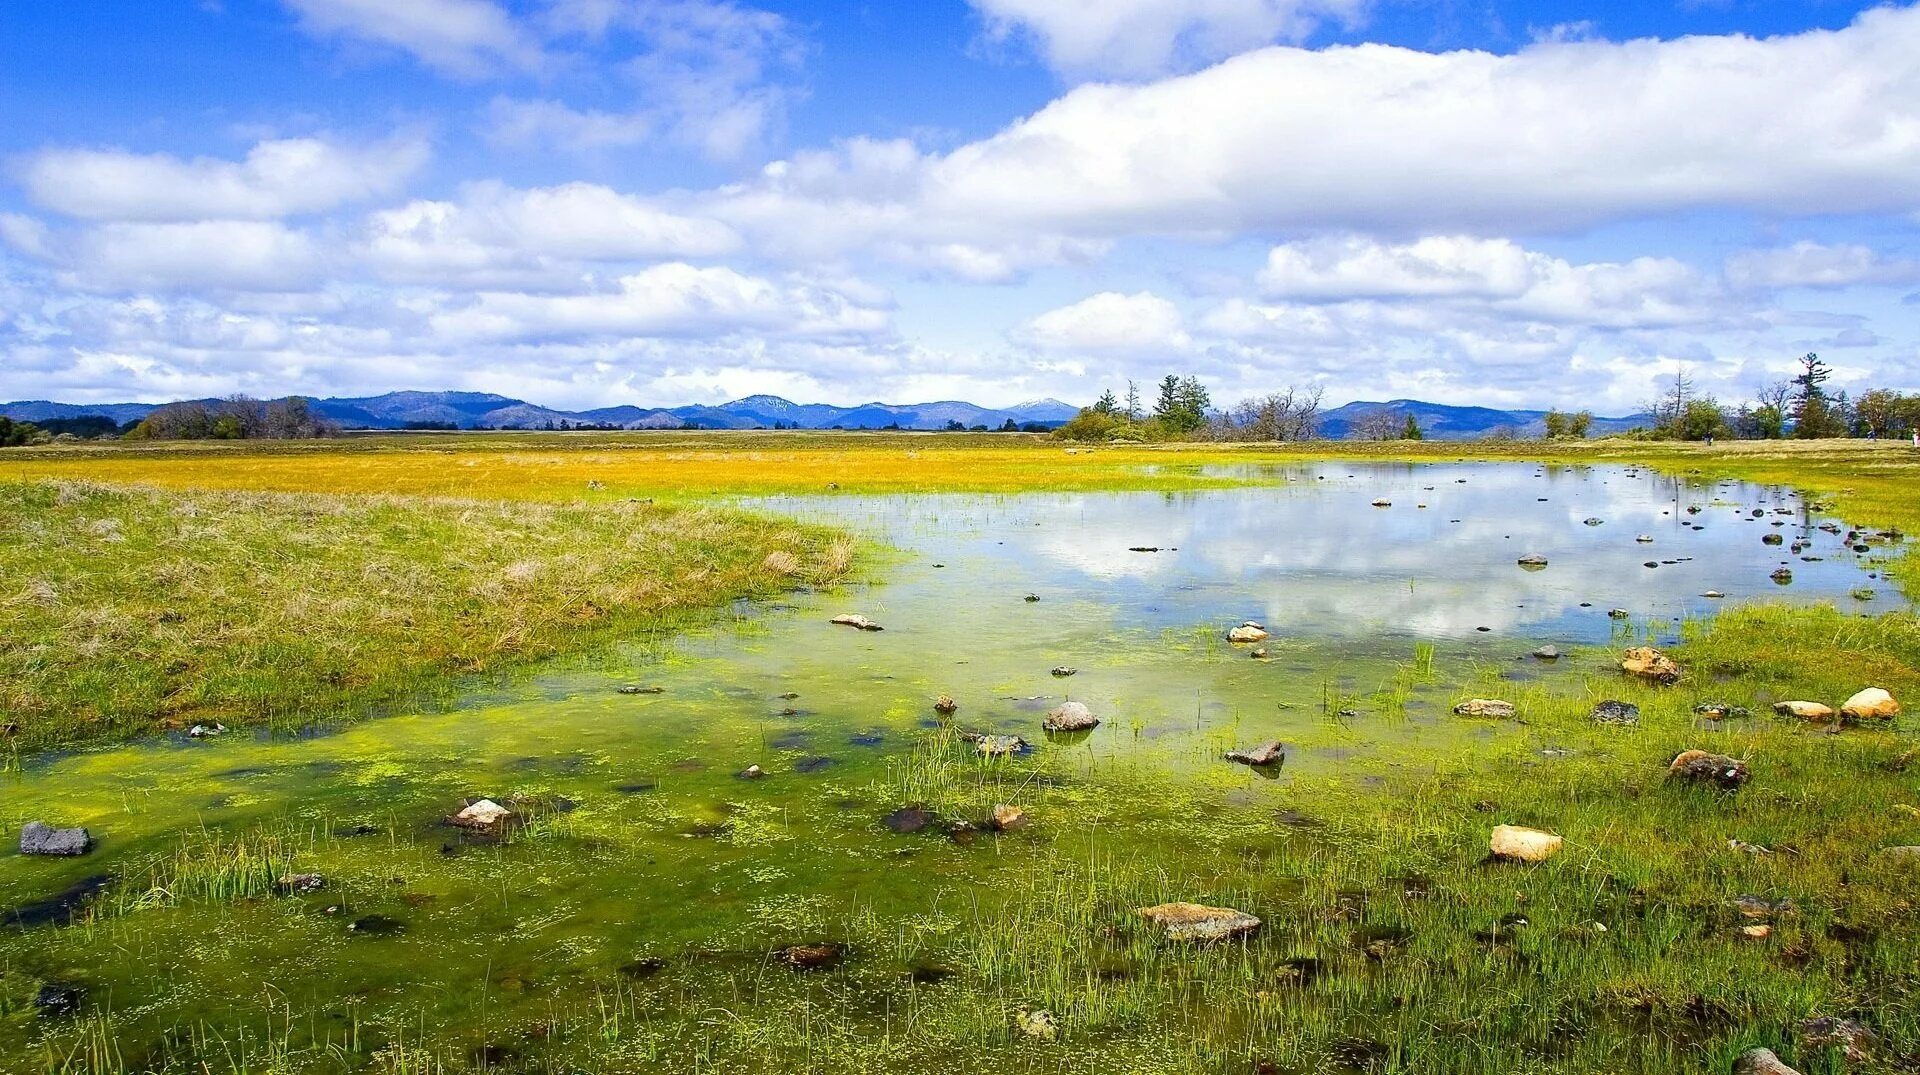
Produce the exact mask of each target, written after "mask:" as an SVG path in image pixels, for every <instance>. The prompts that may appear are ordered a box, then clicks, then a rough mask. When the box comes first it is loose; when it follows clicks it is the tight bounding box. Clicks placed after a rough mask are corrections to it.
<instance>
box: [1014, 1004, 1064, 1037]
mask: <svg viewBox="0 0 1920 1075" xmlns="http://www.w3.org/2000/svg"><path fill="white" fill-rule="evenodd" d="M1015 1021H1016V1022H1017V1023H1018V1024H1019V1027H1020V1033H1022V1034H1025V1035H1026V1036H1027V1037H1029V1038H1032V1039H1033V1040H1035V1041H1052V1040H1053V1039H1054V1038H1056V1037H1058V1036H1059V1034H1060V1024H1059V1022H1058V1021H1056V1020H1055V1019H1054V1017H1053V1013H1052V1012H1050V1011H1047V1010H1046V1009H1044V1008H1043V1009H1041V1010H1039V1011H1034V1012H1021V1013H1020V1015H1019V1016H1018V1018H1017V1019H1016V1020H1015Z"/></svg>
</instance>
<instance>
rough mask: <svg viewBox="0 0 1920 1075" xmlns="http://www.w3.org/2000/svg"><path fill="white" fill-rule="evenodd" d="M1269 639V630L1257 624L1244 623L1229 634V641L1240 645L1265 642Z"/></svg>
mask: <svg viewBox="0 0 1920 1075" xmlns="http://www.w3.org/2000/svg"><path fill="white" fill-rule="evenodd" d="M1269 637H1271V636H1269V635H1268V634H1267V629H1266V628H1264V627H1262V626H1260V625H1259V624H1257V623H1243V624H1241V625H1240V626H1238V627H1235V628H1234V629H1233V630H1231V631H1228V632H1227V641H1229V642H1235V643H1240V644H1251V643H1254V642H1265V641H1266V640H1267V639H1268V638H1269Z"/></svg>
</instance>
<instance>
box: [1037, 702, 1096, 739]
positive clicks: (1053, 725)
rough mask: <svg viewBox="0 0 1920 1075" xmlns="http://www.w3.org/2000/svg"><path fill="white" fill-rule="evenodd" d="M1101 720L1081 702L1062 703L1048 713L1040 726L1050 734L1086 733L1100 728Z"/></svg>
mask: <svg viewBox="0 0 1920 1075" xmlns="http://www.w3.org/2000/svg"><path fill="white" fill-rule="evenodd" d="M1099 724H1100V718H1099V717H1096V716H1094V715H1093V711H1092V710H1090V709H1088V708H1087V707H1086V706H1085V705H1083V704H1082V703H1080V702H1062V703H1061V704H1059V705H1057V706H1055V707H1054V708H1053V709H1051V710H1049V711H1048V712H1047V718H1046V719H1045V720H1043V721H1041V722H1040V726H1041V727H1042V728H1045V729H1046V730H1048V731H1050V732H1084V731H1086V730H1087V729H1089V728H1094V727H1098V726H1099Z"/></svg>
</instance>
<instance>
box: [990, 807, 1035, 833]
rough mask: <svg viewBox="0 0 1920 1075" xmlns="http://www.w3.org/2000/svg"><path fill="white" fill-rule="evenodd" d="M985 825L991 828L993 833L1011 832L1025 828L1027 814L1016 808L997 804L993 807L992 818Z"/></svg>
mask: <svg viewBox="0 0 1920 1075" xmlns="http://www.w3.org/2000/svg"><path fill="white" fill-rule="evenodd" d="M987 823H988V824H989V825H991V826H993V829H994V831H995V832H1013V831H1014V830H1016V829H1024V828H1026V827H1027V812H1026V811H1025V810H1024V809H1022V808H1020V807H1018V806H1011V805H1009V804H1007V803H998V804H996V805H995V806H994V808H993V816H992V817H991V818H989V819H988V821H987Z"/></svg>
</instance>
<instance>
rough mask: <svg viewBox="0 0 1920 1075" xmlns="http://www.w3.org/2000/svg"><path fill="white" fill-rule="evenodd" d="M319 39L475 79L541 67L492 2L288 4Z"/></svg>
mask: <svg viewBox="0 0 1920 1075" xmlns="http://www.w3.org/2000/svg"><path fill="white" fill-rule="evenodd" d="M285 2H286V4H287V5H288V6H289V7H291V8H293V10H294V11H295V12H297V13H298V14H299V15H300V25H301V27H302V28H303V29H305V30H306V31H307V32H309V33H311V34H313V35H314V36H316V37H345V38H349V39H353V40H358V41H364V42H370V43H373V44H376V45H384V46H388V47H391V48H397V49H400V50H402V51H405V52H410V53H412V54H413V55H414V56H416V57H418V58H419V59H420V61H421V62H422V63H425V64H427V65H428V66H429V67H433V68H436V69H438V70H441V71H444V72H446V73H448V74H453V75H459V76H462V77H477V76H480V75H484V74H487V73H490V72H492V71H495V70H498V69H500V68H502V67H505V68H517V69H522V70H531V69H533V68H536V67H538V66H539V65H540V63H541V53H540V49H539V47H538V46H537V45H535V44H534V43H533V42H532V41H531V40H529V39H528V37H527V35H526V34H525V32H524V31H523V30H522V28H521V27H519V26H518V25H516V24H515V23H514V21H513V19H512V18H511V17H510V16H509V15H508V13H507V11H506V9H505V8H502V7H501V6H500V5H498V4H495V3H491V2H489V0H285Z"/></svg>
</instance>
